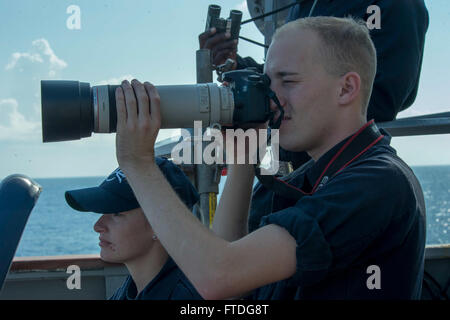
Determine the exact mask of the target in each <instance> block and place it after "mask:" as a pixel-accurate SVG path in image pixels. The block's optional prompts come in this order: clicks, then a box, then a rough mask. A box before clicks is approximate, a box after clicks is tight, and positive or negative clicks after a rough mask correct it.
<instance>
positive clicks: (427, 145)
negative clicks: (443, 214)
mask: <svg viewBox="0 0 450 320" xmlns="http://www.w3.org/2000/svg"><path fill="white" fill-rule="evenodd" d="M425 2H426V5H427V7H428V10H429V13H430V27H429V30H428V33H427V39H426V45H425V56H424V62H423V66H422V75H421V82H420V87H419V93H418V96H417V99H416V102H415V104H414V105H413V106H412V107H411V108H409V109H408V110H407V111H405V112H403V113H400V114H399V117H405V116H411V115H419V114H426V113H434V112H443V111H448V110H449V107H450V99H449V98H450V97H449V94H448V92H449V87H450V80H449V77H448V75H449V74H450V62H449V61H448V56H449V55H450V42H449V41H448V38H449V37H448V30H450V3H449V2H448V1H447V0H426V1H425ZM214 3H216V4H219V5H221V6H222V10H223V12H224V13H226V14H228V12H229V10H230V9H240V10H243V11H244V19H246V18H248V17H249V15H248V12H247V9H246V2H245V1H243V0H228V1H224V0H222V1H215V2H214ZM209 4H211V2H210V1H207V0H195V1H186V0H184V1H181V0H170V1H151V0H133V1H118V0H95V1H92V0H91V1H85V0H81V1H80V0H71V1H65V0H59V1H56V0H52V1H50V0H34V1H32V0H17V1H11V0H10V1H7V0H0V23H1V27H0V113H1V117H0V150H1V157H0V179H2V178H4V177H6V176H7V175H9V174H12V173H22V174H26V175H29V176H31V177H69V176H103V175H106V174H108V173H109V172H111V171H112V170H113V169H115V167H116V166H117V161H116V158H115V148H114V139H115V136H114V134H110V135H94V136H93V137H91V138H87V139H83V140H79V141H70V142H59V143H50V144H43V143H42V129H41V123H40V119H41V115H40V80H42V79H67V80H80V81H85V82H90V83H91V84H100V83H110V84H114V83H119V82H120V81H121V80H122V79H124V78H127V79H130V80H131V79H132V78H137V79H140V80H149V81H152V82H153V83H155V84H156V85H162V84H183V83H195V51H196V50H197V49H198V39H197V37H198V34H199V33H200V32H201V31H203V30H204V27H205V19H206V12H207V7H208V5H209ZM70 5H77V6H79V7H80V10H81V29H80V30H69V29H68V28H67V26H66V21H67V19H68V18H69V16H70V14H68V13H66V9H67V8H68V7H69V6H70ZM223 15H224V14H223ZM241 34H242V35H243V36H246V37H248V38H252V39H255V40H257V41H260V42H263V36H262V34H260V33H259V31H258V30H257V29H256V27H255V26H254V25H253V24H247V25H245V26H243V28H242V30H241ZM239 53H240V54H241V55H243V56H252V57H253V58H255V59H256V60H258V61H261V62H262V59H263V56H264V52H263V49H262V48H260V47H258V46H255V45H251V44H247V43H245V42H244V41H241V43H240V44H239ZM170 135H171V132H167V131H163V132H162V134H161V137H160V138H163V137H167V136H170ZM449 142H450V138H449V135H448V134H447V135H441V136H425V137H408V138H394V139H393V143H392V144H393V146H394V147H395V148H397V150H398V152H399V154H400V155H401V156H402V157H403V158H404V159H405V160H406V161H407V162H408V163H409V164H410V165H413V166H415V165H430V164H434V165H435V164H450V148H448V147H447V146H448V145H449Z"/></svg>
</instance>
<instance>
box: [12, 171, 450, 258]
mask: <svg viewBox="0 0 450 320" xmlns="http://www.w3.org/2000/svg"><path fill="white" fill-rule="evenodd" d="M412 169H413V170H414V172H415V174H416V176H417V177H418V178H419V180H420V183H421V185H422V189H423V192H424V196H425V202H426V207H427V241H426V243H427V244H442V243H450V227H449V225H450V166H423V167H413V168H412ZM103 179H104V177H88V178H52V179H50V178H48V179H35V181H36V182H37V183H39V184H40V185H41V186H42V187H43V191H42V193H41V195H40V197H39V200H38V202H37V204H36V206H35V208H34V209H33V212H32V213H31V215H30V218H29V220H28V222H27V225H26V227H25V230H24V232H23V235H22V238H21V240H20V243H19V246H18V248H17V251H16V256H18V257H23V256H52V255H68V254H96V253H99V247H98V242H99V241H98V234H97V233H96V232H95V231H94V229H93V226H94V224H95V222H96V221H97V219H98V218H99V217H100V215H99V214H96V213H90V212H78V211H75V210H73V209H72V208H70V207H69V206H68V205H67V203H66V201H65V198H64V192H65V191H66V190H72V189H79V188H85V187H93V186H97V185H99V184H100V183H101V182H102V181H103ZM224 180H225V179H222V181H221V184H220V190H222V188H223V185H224Z"/></svg>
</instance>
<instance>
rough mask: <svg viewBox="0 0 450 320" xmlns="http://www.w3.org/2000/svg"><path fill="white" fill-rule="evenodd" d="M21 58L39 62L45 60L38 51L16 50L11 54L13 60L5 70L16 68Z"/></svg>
mask: <svg viewBox="0 0 450 320" xmlns="http://www.w3.org/2000/svg"><path fill="white" fill-rule="evenodd" d="M20 59H26V60H29V61H31V62H39V63H42V62H44V60H42V57H41V56H40V55H39V54H38V53H35V54H31V53H26V52H25V53H20V52H14V53H13V54H12V55H11V61H10V62H9V63H8V64H7V65H6V67H5V70H11V69H14V67H15V66H16V64H17V61H19V60H20Z"/></svg>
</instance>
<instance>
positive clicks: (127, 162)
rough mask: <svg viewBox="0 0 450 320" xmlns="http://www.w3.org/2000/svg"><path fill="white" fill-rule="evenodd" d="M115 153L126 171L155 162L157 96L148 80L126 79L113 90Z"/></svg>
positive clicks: (159, 119) (157, 128) (159, 120)
mask: <svg viewBox="0 0 450 320" xmlns="http://www.w3.org/2000/svg"><path fill="white" fill-rule="evenodd" d="M115 94H116V106H117V134H116V156H117V161H118V163H119V166H120V168H121V169H122V170H123V171H124V172H125V173H126V172H127V170H129V169H131V168H143V167H146V166H148V165H149V164H151V163H154V161H155V150H154V148H155V141H156V137H157V136H158V132H159V129H160V127H161V113H160V97H159V94H158V91H157V90H156V88H155V87H154V86H153V85H152V84H150V83H149V82H145V83H144V84H142V83H141V82H139V81H138V80H136V79H134V80H132V81H131V84H130V83H129V82H128V81H127V80H125V81H123V82H122V85H121V86H120V87H118V88H117V89H116V92H115Z"/></svg>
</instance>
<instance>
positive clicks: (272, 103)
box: [270, 89, 286, 111]
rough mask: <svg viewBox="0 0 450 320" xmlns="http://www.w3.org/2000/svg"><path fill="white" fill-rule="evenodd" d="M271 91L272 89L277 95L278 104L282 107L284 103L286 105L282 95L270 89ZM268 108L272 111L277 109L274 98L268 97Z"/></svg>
mask: <svg viewBox="0 0 450 320" xmlns="http://www.w3.org/2000/svg"><path fill="white" fill-rule="evenodd" d="M272 91H273V93H274V94H275V96H276V97H277V99H278V102H279V103H280V105H281V106H282V107H283V108H284V107H285V105H286V99H284V98H283V97H282V95H280V94H279V93H277V92H276V91H275V90H273V89H272ZM270 110H272V111H278V106H277V104H276V103H275V101H274V99H270Z"/></svg>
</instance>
